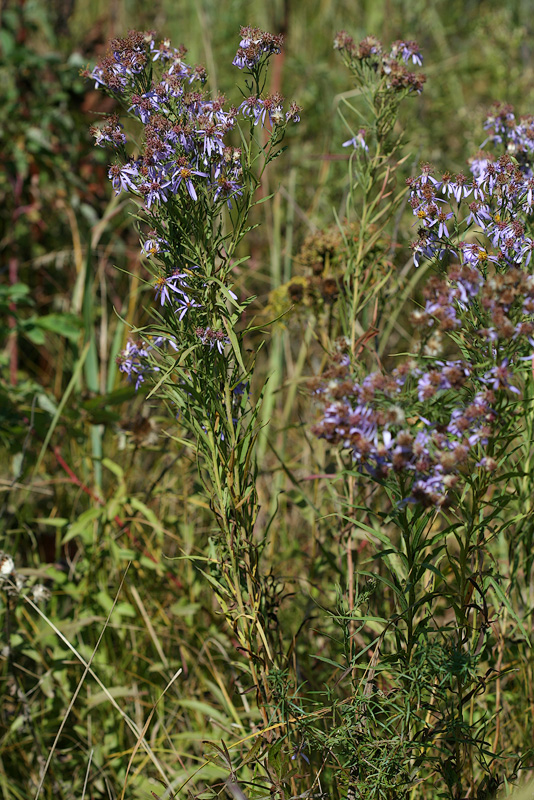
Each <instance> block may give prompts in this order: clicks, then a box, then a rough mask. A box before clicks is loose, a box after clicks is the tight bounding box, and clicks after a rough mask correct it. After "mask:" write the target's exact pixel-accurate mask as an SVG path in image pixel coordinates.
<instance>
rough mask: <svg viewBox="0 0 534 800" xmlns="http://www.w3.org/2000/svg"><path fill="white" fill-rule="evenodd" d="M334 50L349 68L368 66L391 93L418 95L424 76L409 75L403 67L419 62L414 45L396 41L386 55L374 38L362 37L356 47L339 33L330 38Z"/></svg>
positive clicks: (352, 41)
mask: <svg viewBox="0 0 534 800" xmlns="http://www.w3.org/2000/svg"><path fill="white" fill-rule="evenodd" d="M334 49H335V50H339V51H340V52H341V53H342V54H343V55H344V56H345V57H346V59H347V60H348V62H349V63H350V65H351V66H352V67H355V68H357V67H358V65H366V66H369V67H371V68H372V69H373V71H375V72H376V74H377V75H378V76H379V77H380V78H382V79H383V80H384V83H385V86H386V88H387V89H388V90H390V91H392V92H394V93H403V94H409V93H411V92H416V93H417V94H420V93H421V92H422V90H423V85H424V83H425V80H426V78H425V76H424V75H423V74H421V73H415V72H410V70H409V69H408V68H407V67H406V64H407V63H408V62H409V61H412V63H413V64H416V65H417V66H421V65H422V63H423V57H422V55H421V53H420V52H419V46H418V44H417V42H413V41H411V42H403V41H396V42H394V43H393V44H392V45H391V48H390V50H389V52H387V51H385V50H384V47H383V45H382V42H381V41H380V40H379V39H377V38H376V37H375V36H366V38H365V39H363V40H362V41H361V42H360V43H359V44H356V43H355V41H354V39H353V38H352V36H349V35H348V33H347V32H346V31H340V32H339V33H338V34H337V35H336V37H335V39H334Z"/></svg>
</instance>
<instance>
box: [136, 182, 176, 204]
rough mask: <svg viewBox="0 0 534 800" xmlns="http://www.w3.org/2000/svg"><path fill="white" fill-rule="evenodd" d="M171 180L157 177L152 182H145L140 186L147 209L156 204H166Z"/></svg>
mask: <svg viewBox="0 0 534 800" xmlns="http://www.w3.org/2000/svg"><path fill="white" fill-rule="evenodd" d="M170 183H171V182H170V180H169V179H168V178H166V177H164V176H163V175H155V176H154V178H153V179H152V180H151V181H145V182H144V183H142V184H141V185H140V186H139V191H140V192H141V194H142V195H144V197H145V202H146V207H147V208H150V206H152V205H153V204H154V203H166V202H167V199H168V188H169V186H170Z"/></svg>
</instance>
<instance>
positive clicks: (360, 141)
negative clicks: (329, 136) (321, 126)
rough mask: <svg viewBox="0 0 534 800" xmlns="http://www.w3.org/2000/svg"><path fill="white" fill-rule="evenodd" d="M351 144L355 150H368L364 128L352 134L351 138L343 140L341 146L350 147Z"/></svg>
mask: <svg viewBox="0 0 534 800" xmlns="http://www.w3.org/2000/svg"><path fill="white" fill-rule="evenodd" d="M351 145H352V147H354V149H355V150H356V149H358V148H361V149H362V150H364V151H365V152H366V153H367V152H368V151H369V147H368V146H367V144H366V142H365V128H360V130H359V131H358V133H357V134H356V135H355V136H353V137H352V139H347V141H346V142H343V144H342V145H341V146H342V147H350V146H351Z"/></svg>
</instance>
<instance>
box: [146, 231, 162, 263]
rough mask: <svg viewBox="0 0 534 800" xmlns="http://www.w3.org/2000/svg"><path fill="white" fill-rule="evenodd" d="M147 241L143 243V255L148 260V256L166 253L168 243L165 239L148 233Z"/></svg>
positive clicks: (152, 232)
mask: <svg viewBox="0 0 534 800" xmlns="http://www.w3.org/2000/svg"><path fill="white" fill-rule="evenodd" d="M148 235H149V237H150V238H149V239H146V240H145V241H144V242H143V247H142V249H143V253H144V254H145V255H146V256H148V257H149V258H150V256H154V255H158V253H168V251H169V243H168V241H167V240H166V239H162V238H161V237H159V236H158V235H157V233H156V231H150V232H149V234H148Z"/></svg>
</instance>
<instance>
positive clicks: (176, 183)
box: [171, 166, 208, 200]
mask: <svg viewBox="0 0 534 800" xmlns="http://www.w3.org/2000/svg"><path fill="white" fill-rule="evenodd" d="M193 175H198V176H200V177H202V178H207V177H208V174H207V173H206V172H200V171H199V170H195V169H192V167H189V166H180V167H178V169H177V170H176V171H175V172H174V173H173V175H172V178H171V190H172V192H173V193H174V194H176V193H177V192H178V189H179V188H180V184H181V183H184V185H185V188H186V189H187V192H188V194H189V197H190V198H191V200H197V193H196V190H195V187H194V185H193V181H192V176H193Z"/></svg>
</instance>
